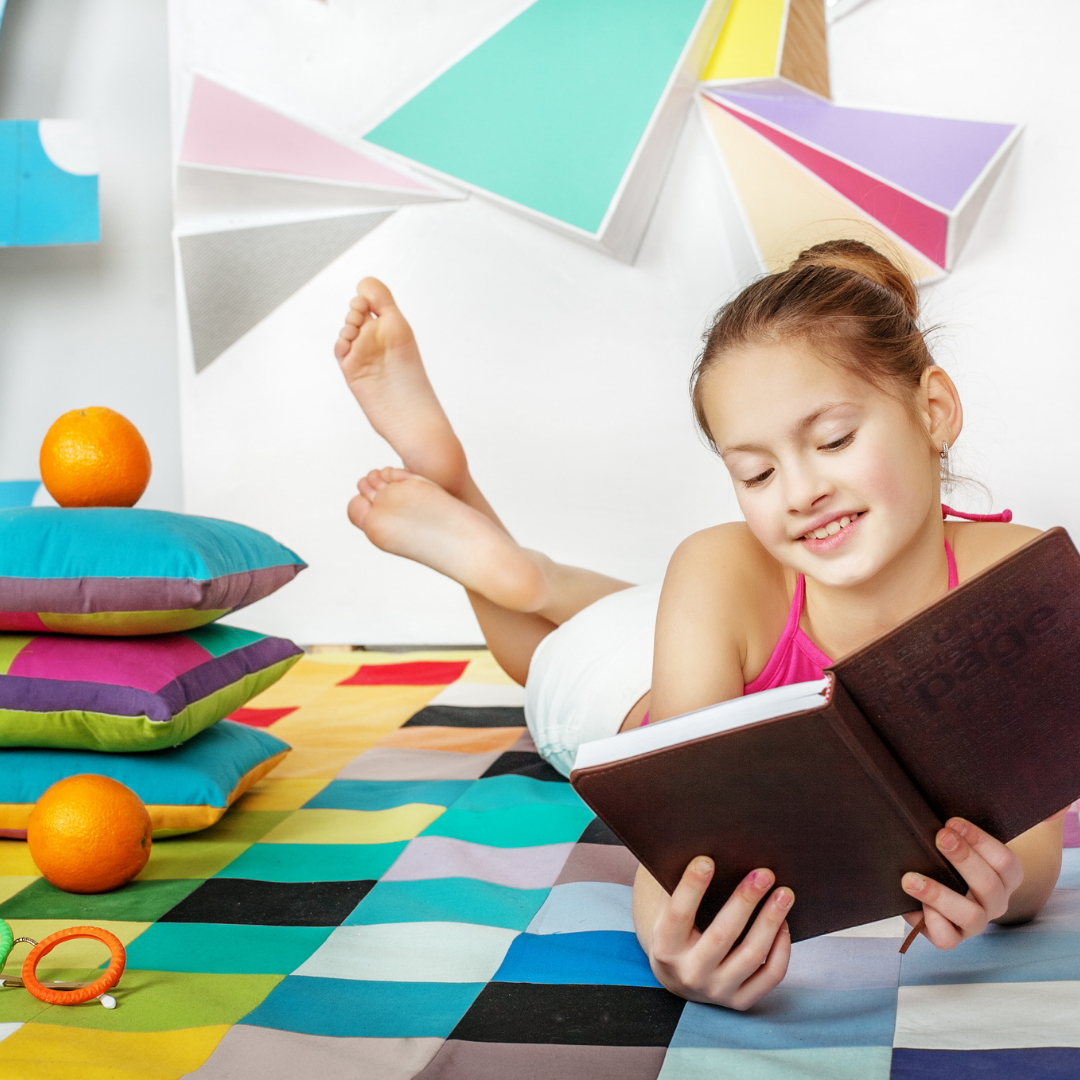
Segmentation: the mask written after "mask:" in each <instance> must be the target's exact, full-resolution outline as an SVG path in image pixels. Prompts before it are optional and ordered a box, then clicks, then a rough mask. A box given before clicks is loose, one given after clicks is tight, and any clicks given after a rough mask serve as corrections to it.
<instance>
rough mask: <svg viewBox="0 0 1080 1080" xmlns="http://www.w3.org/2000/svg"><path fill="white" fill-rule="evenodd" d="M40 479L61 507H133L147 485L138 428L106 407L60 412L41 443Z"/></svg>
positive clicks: (147, 472) (146, 464) (143, 446)
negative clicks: (61, 413)
mask: <svg viewBox="0 0 1080 1080" xmlns="http://www.w3.org/2000/svg"><path fill="white" fill-rule="evenodd" d="M40 465H41V480H42V483H44V485H45V487H46V488H47V489H48V492H49V494H50V495H51V496H52V497H53V498H54V499H55V500H56V501H57V502H58V503H59V504H60V505H61V506H134V505H135V504H136V503H137V502H138V501H139V498H140V497H141V495H142V493H143V492H144V491H145V490H146V485H147V484H148V483H149V482H150V451H149V450H148V449H147V448H146V443H145V442H144V441H143V437H142V436H141V435H140V434H139V429H138V428H137V427H136V426H135V425H134V424H133V423H132V422H131V421H130V420H129V419H128V418H127V417H126V416H121V415H120V414H119V413H118V412H114V411H113V410H112V409H106V408H102V407H101V406H94V407H93V408H90V409H72V411H71V412H68V413H64V415H63V416H61V417H60V419H59V420H57V421H56V422H55V423H54V424H53V426H52V427H51V428H49V430H48V431H47V432H46V433H45V441H44V442H43V443H42V444H41V457H40Z"/></svg>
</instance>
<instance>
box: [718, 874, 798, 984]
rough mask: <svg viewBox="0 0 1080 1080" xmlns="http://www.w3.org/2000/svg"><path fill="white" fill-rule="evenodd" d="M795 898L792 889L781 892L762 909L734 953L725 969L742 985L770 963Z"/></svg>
mask: <svg viewBox="0 0 1080 1080" xmlns="http://www.w3.org/2000/svg"><path fill="white" fill-rule="evenodd" d="M794 899H795V897H794V894H793V893H792V891H791V890H790V889H777V890H776V891H775V892H774V893H773V894H772V896H770V897H769V899H768V900H766V901H765V903H764V904H763V905H762V906H761V911H760V912H759V913H758V917H757V918H756V919H755V920H754V925H753V926H751V927H750V931H749V933H747V935H746V937H745V938H744V939H743V941H742V943H741V944H740V945H739V947H738V948H736V949H734V950H732V952H731V955H730V956H729V957H728V958H727V960H726V961H725V964H724V967H725V969H730V971H731V974H732V975H733V977H734V978H735V979H736V980H737V981H738V982H739V983H744V982H746V980H747V979H750V978H752V977H753V976H754V975H755V974H756V973H757V972H758V970H759V969H760V968H761V966H762V965H763V964H765V963H766V961H767V960H768V958H769V956H770V955H771V953H772V949H773V946H774V945H775V943H776V939H777V936H778V935H779V933H780V928H781V927H782V926H783V925H784V922H785V920H786V919H787V916H788V912H790V911H791V905H792V903H793V902H794ZM789 936H790V935H789ZM699 945H700V942H699Z"/></svg>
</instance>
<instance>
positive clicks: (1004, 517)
mask: <svg viewBox="0 0 1080 1080" xmlns="http://www.w3.org/2000/svg"><path fill="white" fill-rule="evenodd" d="M941 516H942V518H943V519H944V518H947V517H955V518H963V519H964V520H965V521H1004V522H1009V521H1012V511H1011V510H1002V511H1001V513H1000V514H965V513H964V512H963V510H954V509H953V508H952V507H951V506H946V505H945V504H944V503H942V504H941ZM946 546H948V545H946Z"/></svg>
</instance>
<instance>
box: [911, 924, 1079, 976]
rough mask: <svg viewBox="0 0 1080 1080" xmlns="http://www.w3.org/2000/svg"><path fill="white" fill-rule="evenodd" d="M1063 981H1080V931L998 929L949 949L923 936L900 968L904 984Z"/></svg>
mask: <svg viewBox="0 0 1080 1080" xmlns="http://www.w3.org/2000/svg"><path fill="white" fill-rule="evenodd" d="M1061 979H1066V980H1076V979H1080V934H1071V933H1065V934H1062V933H1046V934H1025V933H1015V932H1011V931H1008V930H1005V931H997V932H994V933H987V934H980V935H979V936H978V937H973V938H970V939H969V940H968V941H962V942H961V943H960V944H959V945H957V947H956V948H955V949H950V950H949V951H947V952H943V951H942V950H940V949H935V948H934V946H933V945H931V944H930V942H928V941H927V940H926V938H924V937H918V938H916V939H915V941H914V942H913V943H912V946H911V949H910V950H909V951H908V953H907V954H906V955H905V956H904V958H903V964H902V965H901V967H900V985H901V986H946V985H948V986H951V985H954V984H956V983H990V982H1009V983H1018V982H1056V981H1059V980H1061Z"/></svg>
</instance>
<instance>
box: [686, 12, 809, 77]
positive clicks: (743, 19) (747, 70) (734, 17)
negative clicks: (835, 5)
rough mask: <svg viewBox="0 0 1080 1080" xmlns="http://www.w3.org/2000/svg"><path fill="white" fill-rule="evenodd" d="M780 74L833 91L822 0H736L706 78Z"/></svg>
mask: <svg viewBox="0 0 1080 1080" xmlns="http://www.w3.org/2000/svg"><path fill="white" fill-rule="evenodd" d="M773 76H780V77H782V78H785V79H790V80H791V81H792V82H794V83H798V84H799V85H800V86H805V87H807V88H808V89H809V90H813V91H814V92H815V93H817V94H821V95H822V96H823V97H828V96H829V53H828V46H827V40H826V22H825V4H824V3H823V2H822V0H732V4H731V11H730V12H729V14H728V17H727V19H726V20H725V21H724V27H723V29H722V30H721V31H720V37H719V38H718V39H717V42H716V48H715V49H714V50H713V54H712V56H711V57H710V58H709V63H708V64H707V65H706V68H705V71H704V73H703V74H702V76H701V77H702V79H704V80H705V81H707V82H712V81H714V80H728V79H739V80H745V79H763V78H771V77H773Z"/></svg>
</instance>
